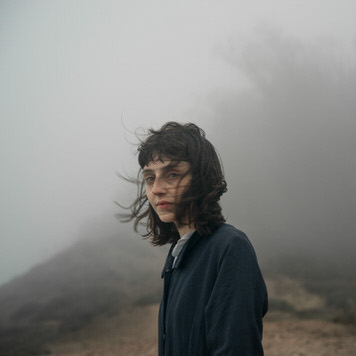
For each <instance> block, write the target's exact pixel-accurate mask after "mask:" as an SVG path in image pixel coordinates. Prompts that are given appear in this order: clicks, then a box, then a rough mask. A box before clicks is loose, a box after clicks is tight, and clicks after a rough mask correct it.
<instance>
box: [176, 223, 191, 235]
mask: <svg viewBox="0 0 356 356" xmlns="http://www.w3.org/2000/svg"><path fill="white" fill-rule="evenodd" d="M177 230H178V232H179V236H180V237H183V236H184V235H185V234H187V233H188V232H191V231H193V230H195V227H194V225H181V226H177Z"/></svg>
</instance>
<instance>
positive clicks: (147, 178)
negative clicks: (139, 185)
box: [144, 176, 155, 184]
mask: <svg viewBox="0 0 356 356" xmlns="http://www.w3.org/2000/svg"><path fill="white" fill-rule="evenodd" d="M144 179H145V182H146V184H152V183H153V182H154V180H155V178H154V177H153V176H147V177H145V178H144Z"/></svg>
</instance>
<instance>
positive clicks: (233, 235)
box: [210, 224, 251, 246]
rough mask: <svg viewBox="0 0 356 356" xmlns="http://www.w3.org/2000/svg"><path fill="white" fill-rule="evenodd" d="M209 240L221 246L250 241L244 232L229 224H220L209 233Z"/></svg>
mask: <svg viewBox="0 0 356 356" xmlns="http://www.w3.org/2000/svg"><path fill="white" fill-rule="evenodd" d="M210 242H211V243H212V244H218V245H220V246H221V245H222V246H229V245H239V244H242V245H244V244H248V245H250V244H251V243H250V241H249V239H248V237H247V236H246V234H245V233H244V232H243V231H241V230H239V229H237V228H236V227H234V226H232V225H230V224H222V225H221V226H220V227H218V228H217V229H216V230H215V231H214V232H213V233H212V234H211V235H210Z"/></svg>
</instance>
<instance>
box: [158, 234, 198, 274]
mask: <svg viewBox="0 0 356 356" xmlns="http://www.w3.org/2000/svg"><path fill="white" fill-rule="evenodd" d="M200 237H201V236H200V234H199V233H198V232H197V231H195V232H194V233H193V235H192V236H191V237H190V238H189V240H188V241H187V242H186V243H185V244H184V246H183V248H182V251H180V253H179V255H178V257H177V261H176V263H175V265H174V269H178V268H179V267H181V266H182V265H183V264H184V260H185V259H186V258H187V256H188V255H189V254H190V251H191V250H192V249H193V248H194V246H195V245H196V244H197V243H198V241H199V240H200ZM175 245H176V243H174V244H172V246H171V248H170V249H169V252H168V256H167V259H166V263H165V265H164V267H163V270H162V273H161V277H162V278H164V274H165V272H169V271H171V270H172V266H173V261H174V257H173V256H172V251H173V249H174V247H175Z"/></svg>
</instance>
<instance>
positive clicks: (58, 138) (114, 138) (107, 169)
mask: <svg viewBox="0 0 356 356" xmlns="http://www.w3.org/2000/svg"><path fill="white" fill-rule="evenodd" d="M355 14H356V3H355V2H354V1H352V0H350V1H346V0H341V1H335V0H332V1H331V0H330V1H327V0H318V1H310V0H308V1H307V0H298V1H297V0H295V1H290V0H278V1H277V0H275V1H268V2H267V1H262V0H261V1H253V0H250V1H237V0H234V1H166V0H159V1H144V0H141V1H132V0H130V1H104V2H102V1H88V0H86V1H84V0H82V1H59V0H58V1H55V0H54V1H44V0H43V1H31V2H30V1H5V0H2V1H1V2H0V71H1V82H0V164H1V165H0V167H1V177H0V179H1V181H0V182H1V186H0V196H1V200H0V209H1V214H0V239H1V240H0V283H3V282H5V281H7V280H9V279H10V278H12V277H13V276H15V275H18V274H20V273H23V272H24V271H25V270H26V269H28V268H29V267H31V266H32V265H34V264H35V263H38V262H41V261H43V260H45V259H47V258H49V257H50V256H52V255H53V254H54V253H56V252H57V251H59V250H61V249H63V248H65V247H67V246H69V245H71V244H72V243H73V242H74V241H75V240H76V239H78V238H82V237H83V233H82V232H83V231H85V230H86V229H87V226H88V224H90V223H91V222H92V221H96V220H100V219H101V218H102V217H106V218H107V217H108V216H109V217H112V223H113V224H116V222H115V220H114V214H115V213H117V207H116V206H115V204H114V203H113V201H114V200H123V201H129V200H130V196H131V194H132V192H133V189H131V188H128V187H127V185H123V183H122V181H120V179H119V178H118V177H117V174H116V172H119V171H120V172H127V173H132V174H134V173H135V171H136V161H135V159H136V158H135V157H134V156H133V153H134V151H135V147H134V146H133V145H132V144H131V143H135V142H136V141H137V140H136V138H135V134H134V132H135V131H136V129H137V128H138V127H144V128H147V127H151V126H154V127H156V128H157V127H159V126H160V125H161V124H162V123H164V122H165V121H168V120H176V121H181V122H187V121H194V122H196V123H197V124H199V125H201V126H202V127H203V128H204V129H205V130H206V132H207V136H208V138H210V139H211V141H213V143H216V145H217V148H218V149H219V151H220V152H221V153H225V155H226V156H227V158H228V159H227V160H224V166H225V169H226V173H227V175H228V176H231V177H234V178H235V177H236V171H235V165H234V162H233V159H234V155H231V154H230V155H229V152H230V153H231V150H230V149H229V147H230V146H224V145H223V144H222V142H224V137H225V133H228V132H229V130H228V129H229V127H227V128H226V122H231V120H235V121H234V122H235V124H234V126H233V128H234V130H236V131H239V132H241V133H244V135H242V134H240V135H239V140H240V141H239V145H238V147H239V150H240V152H241V151H243V156H244V157H242V156H241V154H240V158H241V164H242V165H245V166H246V165H248V163H249V157H250V156H251V155H252V156H254V157H257V156H256V152H257V151H258V150H261V149H262V150H263V148H264V146H263V145H266V144H267V143H268V139H266V137H274V138H281V137H285V139H284V140H283V139H278V140H275V141H274V142H277V144H276V145H271V146H269V149H270V151H269V153H270V155H271V156H272V157H275V160H273V162H274V164H275V167H274V168H276V167H277V168H278V167H281V166H285V164H287V163H288V164H289V165H290V164H291V163H290V161H289V160H287V159H286V157H291V155H288V152H294V148H295V147H296V146H295V145H293V144H292V145H290V141H289V139H290V137H292V135H291V134H290V131H291V130H293V128H294V127H293V126H290V125H289V122H290V121H278V120H275V121H273V120H272V121H263V120H262V118H263V117H264V116H265V115H266V112H268V113H269V115H270V116H269V117H273V114H276V111H274V110H271V106H268V103H270V102H271V103H272V102H275V101H276V100H277V99H278V100H280V98H281V97H283V95H284V97H285V98H286V100H285V101H284V104H285V103H289V102H290V100H287V99H290V98H292V97H294V95H296V93H298V95H299V93H300V92H302V93H314V94H315V93H317V92H320V97H318V98H316V101H314V102H316V104H315V107H316V108H322V107H323V105H324V102H325V101H328V102H330V99H331V98H333V99H335V96H336V97H337V95H338V93H340V96H341V95H343V97H348V95H349V96H350V90H348V89H352V88H354V89H355V77H354V76H348V73H349V72H350V73H353V74H354V73H355V69H354V68H355V63H356V61H355V47H356V22H355ZM305 63H308V70H304V69H305V68H304V67H303V65H304V64H305ZM282 70H283V72H282ZM330 72H331V74H330ZM299 73H304V74H308V76H307V77H305V78H304V79H305V80H303V77H302V76H300V75H299ZM330 76H331V77H332V78H333V79H332V80H330V78H331V77H330ZM291 77H292V78H293V81H290V80H289V78H291ZM271 78H272V79H271ZM297 78H300V82H299V84H298V81H297V80H296V79H297ZM307 78H308V80H306V79H307ZM310 78H311V79H312V80H310ZM320 78H321V79H320ZM348 78H349V79H348ZM324 79H325V80H324ZM340 81H343V82H342V83H341V84H340V85H339V86H338V83H340ZM291 82H292V83H294V84H295V87H294V88H292V87H291V86H290V85H289V84H290V83H291ZM344 82H347V83H346V84H345V85H344ZM296 83H297V84H296ZM313 83H314V84H313ZM330 83H331V84H332V85H333V88H334V90H332V91H329V92H326V91H325V87H327V86H328V85H329V84H330ZM313 85H314V86H315V87H313ZM311 87H312V88H311ZM286 88H288V90H285V89H286ZM274 89H275V90H274ZM319 89H323V90H319ZM338 89H340V90H338ZM341 89H342V90H344V92H342V90H341ZM293 90H295V91H293ZM252 92H253V93H254V94H253V95H252V94H251V93H252ZM266 93H268V95H267V94H266ZM353 93H355V91H354V92H353ZM298 95H296V97H298V98H299V96H298ZM276 98H277V99H276ZM259 100H260V101H259ZM303 100H304V101H302V103H305V100H306V99H305V98H304V99H303ZM350 100H352V98H350V99H349V101H350ZM282 102H283V101H282ZM336 102H338V101H337V100H336ZM258 103H261V105H259V104H258ZM340 103H343V101H340ZM294 104H295V106H294V107H293V110H291V109H290V110H289V111H290V112H291V117H293V113H294V115H296V114H295V113H298V114H299V115H301V117H303V113H305V111H303V110H299V111H298V110H297V109H296V108H298V102H296V101H294ZM288 105H289V104H288ZM273 107H274V106H273ZM288 107H289V106H288ZM308 108H309V109H310V108H312V106H309V107H308ZM343 108H345V109H344V111H347V110H348V108H354V106H352V105H351V104H350V105H348V104H346V105H342V107H341V108H340V107H338V108H336V109H335V110H336V111H335V112H336V113H337V112H342V110H343ZM337 110H340V111H337ZM289 111H288V110H287V109H285V110H284V111H281V112H282V113H284V114H285V115H288V112H289ZM281 112H280V111H278V113H281ZM315 112H316V113H317V114H316V115H317V118H319V117H320V118H321V117H322V116H324V114H325V112H323V110H316V111H315ZM328 112H330V110H329V109H328ZM241 114H243V115H241ZM309 114H310V110H309V111H308V115H309ZM348 114H350V115H348ZM352 114H353V116H352ZM342 115H343V116H342V118H343V120H342V121H341V122H340V124H339V125H335V122H334V121H333V119H332V118H334V117H335V116H330V118H329V121H327V122H326V123H325V122H324V121H322V120H319V119H316V120H313V123H314V124H315V125H317V124H320V127H322V133H323V134H322V135H321V136H318V137H317V141H318V140H321V137H322V138H323V140H322V142H321V143H323V145H324V146H318V147H324V149H325V150H324V149H322V148H320V152H319V151H318V152H319V153H320V155H321V156H322V159H324V154H325V152H326V156H327V157H330V155H332V154H335V155H339V156H340V157H339V162H340V160H341V163H339V164H342V162H343V161H342V159H343V157H344V156H343V152H344V151H347V152H348V156H347V157H350V155H349V154H350V148H352V147H353V145H352V143H351V138H353V137H354V136H353V133H354V132H352V130H354V129H355V125H354V121H355V114H354V112H352V113H350V112H346V113H343V114H342ZM251 118H254V119H253V120H252V119H251ZM256 118H260V119H261V120H260V121H259V120H256ZM348 118H349V119H348ZM224 120H225V121H224ZM229 120H230V121H229ZM318 120H319V121H318ZM347 120H349V121H347ZM351 121H352V122H351ZM301 122H303V120H302V121H301ZM304 122H305V121H304ZM224 123H225V124H224ZM314 124H313V125H314ZM222 127H224V128H225V131H224V130H221V128H222ZM303 127H304V126H303V124H302V123H301V124H298V125H297V127H296V130H297V132H299V133H301V132H304V131H303ZM318 127H319V126H318ZM318 127H316V126H315V127H313V129H312V130H311V131H308V132H310V133H311V134H316V133H317V132H319V129H318ZM256 128H257V132H258V134H260V135H261V136H260V137H261V138H262V137H264V139H261V140H257V142H256V140H255V141H254V143H255V144H254V145H253V147H251V145H250V140H251V138H256V136H254V135H253V134H252V133H256V131H254V130H255V129H256ZM335 128H337V130H336V131H335ZM276 131H277V133H278V134H274V133H275V132H276ZM230 133H231V130H230ZM263 134H264V136H262V135H263ZM274 135H275V136H274ZM335 135H336V137H337V138H338V142H340V140H341V141H344V146H342V145H341V146H338V145H337V143H336V142H335V140H333V137H335ZM226 137H229V140H230V139H231V140H233V137H232V136H231V135H230V136H226ZM302 138H303V140H304V141H302V142H301V145H302V146H303V147H305V152H304V153H303V157H305V156H308V148H310V147H309V146H308V144H309V143H310V142H311V141H310V140H308V138H307V136H305V135H304V136H303V135H302ZM325 140H326V141H325ZM328 140H330V143H331V146H330V145H328V144H327V142H329V141H328ZM226 144H229V145H232V144H233V142H227V143H226ZM340 147H341V148H340ZM244 148H246V149H244ZM333 148H336V149H337V150H336V151H335V150H333ZM266 152H267V151H266ZM318 152H317V153H314V154H315V155H316V156H315V157H316V158H318V156H317V154H318ZM323 152H324V153H323ZM335 152H337V153H335ZM291 154H292V153H291ZM249 155H250V156H249ZM298 157H299V156H298V155H296V156H295V157H294V158H295V160H296V161H297V160H298ZM223 158H224V157H223ZM262 158H263V157H262V156H258V159H256V160H251V165H252V166H253V165H254V168H253V169H256V170H257V171H258V169H259V167H261V169H262V168H263V162H266V161H264V160H263V159H262ZM326 162H327V163H328V161H327V159H326ZM343 163H344V164H345V166H349V161H348V160H347V161H345V160H344V162H343ZM309 164H310V167H309V166H308V167H309V168H312V167H314V165H312V163H309ZM323 167H326V166H323ZM243 168H244V167H243ZM243 168H242V170H243ZM249 168H251V167H245V169H249ZM323 169H324V168H323ZM323 169H322V168H320V169H316V170H315V172H314V174H321V173H322V172H323ZM340 169H341V171H342V169H343V167H341V168H340ZM233 171H234V172H235V173H233ZM267 171H268V170H267ZM273 171H275V170H273V169H272V170H271V172H273ZM338 171H339V172H340V170H338ZM350 172H351V173H352V172H355V170H354V166H353V167H351V168H350ZM333 177H334V178H333V179H334V180H335V182H336V183H338V182H342V183H343V184H349V185H350V192H352V194H351V193H350V195H349V200H348V204H349V205H348V206H350V207H355V202H354V200H353V199H354V197H355V188H354V186H353V184H354V180H353V181H352V180H351V178H347V179H346V178H345V179H343V180H341V181H339V180H338V178H337V175H335V176H333ZM240 178H241V182H243V184H244V186H245V187H250V189H251V191H252V190H253V185H254V184H255V185H257V187H258V189H257V190H256V191H257V192H259V193H261V194H262V195H261V194H257V195H256V196H251V201H258V200H260V199H264V201H265V202H266V206H268V204H267V203H268V202H271V203H273V204H276V197H278V196H281V195H282V196H283V195H285V194H287V195H288V194H289V193H288V192H290V189H288V187H287V186H285V185H284V181H283V180H281V183H280V184H279V185H273V184H272V185H271V181H275V180H276V179H280V176H278V177H277V176H274V175H273V174H271V175H268V176H266V179H267V180H266V184H267V185H268V184H270V185H269V188H271V187H272V191H271V190H270V189H269V190H268V193H265V194H263V192H264V191H266V192H267V189H264V188H265V187H264V185H263V183H261V181H258V180H257V182H256V180H255V181H250V180H248V179H247V178H248V175H246V176H243V177H240ZM353 178H354V177H353ZM244 179H245V180H244ZM298 182H299V184H301V185H302V186H303V183H301V182H303V179H301V180H299V181H298ZM351 182H353V183H352V184H351ZM305 184H306V185H307V186H308V187H309V185H308V183H305ZM279 187H280V188H279ZM326 187H328V189H330V187H331V189H332V187H333V185H330V184H329V185H326ZM296 189H297V188H296ZM308 189H311V190H313V188H310V187H309V188H308ZM335 189H336V190H335V192H334V193H331V195H332V196H333V197H334V196H335V199H337V196H338V193H337V192H339V190H338V189H340V187H337V188H335ZM307 193H308V192H307ZM329 193H330V192H329ZM290 194H292V193H290ZM322 194H323V193H322V192H321V193H320V196H321V195H322ZM246 195H247V196H246V197H245V199H246V200H248V199H249V196H248V194H247V193H246ZM292 196H293V197H295V196H298V194H297V193H296V194H295V195H293V194H292ZM318 196H319V195H318ZM342 196H345V194H344V192H343V193H342ZM272 200H273V201H272ZM319 203H320V204H323V203H324V202H323V201H322V200H321V201H320V202H319ZM232 205H233V204H232V203H231V202H228V203H227V204H226V208H227V209H230V211H232ZM262 206H263V204H262ZM300 206H301V205H300ZM240 210H241V208H240ZM262 210H263V209H262V208H261V210H258V211H256V214H258V221H259V223H262V222H263V221H266V220H268V219H272V220H273V219H275V218H276V216H274V215H273V214H272V213H271V212H267V214H266V215H264V213H263V211H262ZM288 211H289V210H288ZM290 212H291V213H293V214H296V213H298V212H300V210H298V209H297V210H295V211H294V210H293V211H290ZM241 214H242V216H244V212H243V211H241ZM251 214H252V213H251ZM251 214H250V215H249V218H246V223H247V224H251V225H252V224H253V221H254V217H253V216H251ZM350 214H351V213H350ZM230 215H231V214H230ZM328 216H329V215H328ZM287 218H288V219H289V220H290V219H292V217H291V216H289V217H284V219H287ZM296 219H298V217H296ZM323 219H324V217H323V216H321V217H320V221H323ZM350 219H351V218H350ZM348 221H349V220H348Z"/></svg>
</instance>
